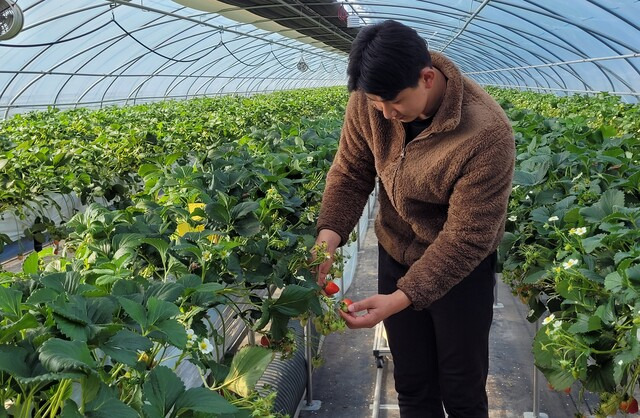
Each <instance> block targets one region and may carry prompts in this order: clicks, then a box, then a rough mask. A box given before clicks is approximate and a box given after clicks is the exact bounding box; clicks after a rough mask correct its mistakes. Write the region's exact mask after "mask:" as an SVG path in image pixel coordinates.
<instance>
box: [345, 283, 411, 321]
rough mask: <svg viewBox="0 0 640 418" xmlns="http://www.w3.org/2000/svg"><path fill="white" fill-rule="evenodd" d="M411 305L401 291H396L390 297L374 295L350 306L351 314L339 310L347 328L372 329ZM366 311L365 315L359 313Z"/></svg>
mask: <svg viewBox="0 0 640 418" xmlns="http://www.w3.org/2000/svg"><path fill="white" fill-rule="evenodd" d="M409 305H411V300H410V299H409V298H408V297H407V295H406V294H405V293H404V292H403V291H401V290H396V291H395V292H393V293H392V294H390V295H374V296H371V297H368V298H366V299H363V300H361V301H359V302H353V303H352V304H351V305H349V313H345V312H343V311H341V310H338V312H339V313H340V315H341V316H342V318H343V319H344V321H345V322H346V323H347V327H349V328H352V329H355V328H372V327H374V326H375V325H376V324H377V323H378V322H380V321H382V320H384V319H386V318H388V317H390V316H391V315H393V314H395V313H398V312H400V311H401V310H403V309H405V308H406V307H408V306H409ZM361 311H366V313H365V314H364V315H356V313H357V312H361Z"/></svg>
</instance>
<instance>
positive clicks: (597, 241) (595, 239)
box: [582, 234, 607, 254]
mask: <svg viewBox="0 0 640 418" xmlns="http://www.w3.org/2000/svg"><path fill="white" fill-rule="evenodd" d="M606 236H607V235H606V234H598V235H594V236H592V237H589V238H585V239H583V240H582V246H583V247H584V250H585V251H586V252H587V254H589V253H592V252H593V251H594V250H595V249H596V248H598V247H602V246H603V245H604V244H602V239H603V238H605V237H606Z"/></svg>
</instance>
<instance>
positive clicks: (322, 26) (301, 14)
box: [276, 0, 353, 43]
mask: <svg viewBox="0 0 640 418" xmlns="http://www.w3.org/2000/svg"><path fill="white" fill-rule="evenodd" d="M276 1H277V2H279V3H280V4H282V5H283V6H284V7H286V8H287V9H289V10H293V11H294V12H296V11H298V10H296V8H295V7H294V6H292V5H290V4H287V3H286V2H285V1H284V0H276ZM293 1H295V2H296V4H297V5H299V6H301V7H305V5H304V4H301V3H300V2H299V1H297V0H293ZM316 15H317V16H318V18H319V21H318V22H317V23H318V26H319V27H321V28H323V29H325V30H328V31H329V32H332V33H334V34H335V35H337V36H338V37H339V38H341V39H342V40H344V41H347V42H349V43H350V42H352V41H353V40H352V39H350V38H347V37H345V36H344V35H343V34H340V33H338V32H336V31H335V30H334V29H333V28H331V27H328V26H326V25H325V24H324V23H321V22H320V21H324V22H326V19H324V18H323V17H322V16H320V15H318V14H317V13H316ZM300 16H301V17H302V18H303V19H305V20H311V21H312V22H313V21H314V20H313V18H312V17H311V16H309V15H307V14H306V13H302V11H300ZM332 26H333V25H332Z"/></svg>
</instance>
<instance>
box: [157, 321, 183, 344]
mask: <svg viewBox="0 0 640 418" xmlns="http://www.w3.org/2000/svg"><path fill="white" fill-rule="evenodd" d="M154 327H155V328H156V329H158V330H159V331H161V332H162V333H163V334H164V335H165V336H166V338H167V341H169V342H170V343H171V344H173V345H174V346H176V347H178V348H185V346H186V345H187V330H186V329H185V328H184V326H183V325H182V324H181V323H180V322H178V321H177V320H175V319H166V320H164V321H161V322H158V323H156V324H155V325H154Z"/></svg>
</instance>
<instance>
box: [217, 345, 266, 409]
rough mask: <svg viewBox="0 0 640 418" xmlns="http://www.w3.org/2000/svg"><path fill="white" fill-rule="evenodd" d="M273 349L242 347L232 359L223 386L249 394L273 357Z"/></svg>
mask: <svg viewBox="0 0 640 418" xmlns="http://www.w3.org/2000/svg"><path fill="white" fill-rule="evenodd" d="M273 356H274V354H273V351H272V350H269V349H266V348H263V347H257V346H245V347H242V348H241V349H240V350H239V351H238V352H237V353H236V354H235V355H234V356H233V360H232V361H231V367H230V371H229V375H228V376H227V378H226V379H225V380H224V382H223V386H224V387H226V388H228V389H229V390H231V391H233V392H235V393H237V394H238V395H240V396H245V397H246V396H249V394H250V393H251V391H252V390H253V389H254V388H255V385H256V383H257V382H258V379H260V377H262V375H263V374H264V371H265V370H266V369H267V366H268V365H269V363H270V362H271V360H272V359H273Z"/></svg>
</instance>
